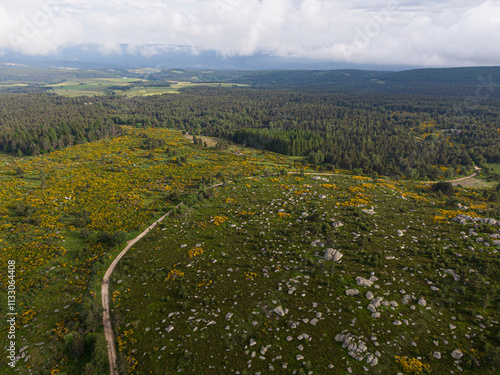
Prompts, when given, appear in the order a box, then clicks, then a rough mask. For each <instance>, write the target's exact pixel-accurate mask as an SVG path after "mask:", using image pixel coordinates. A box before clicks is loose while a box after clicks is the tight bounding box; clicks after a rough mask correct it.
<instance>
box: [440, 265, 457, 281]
mask: <svg viewBox="0 0 500 375" xmlns="http://www.w3.org/2000/svg"><path fill="white" fill-rule="evenodd" d="M444 273H447V274H448V275H451V276H453V279H454V280H455V281H459V280H460V276H458V275H457V274H456V273H455V271H453V270H452V269H449V268H448V269H446V270H444Z"/></svg>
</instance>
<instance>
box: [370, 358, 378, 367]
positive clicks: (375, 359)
mask: <svg viewBox="0 0 500 375" xmlns="http://www.w3.org/2000/svg"><path fill="white" fill-rule="evenodd" d="M370 364H371V365H372V366H376V365H377V364H378V358H377V357H374V358H373V359H372V361H371V363H370Z"/></svg>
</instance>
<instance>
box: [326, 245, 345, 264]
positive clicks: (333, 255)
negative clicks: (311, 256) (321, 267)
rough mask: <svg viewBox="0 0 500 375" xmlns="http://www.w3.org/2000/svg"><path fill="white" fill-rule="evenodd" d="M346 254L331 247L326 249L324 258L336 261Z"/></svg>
mask: <svg viewBox="0 0 500 375" xmlns="http://www.w3.org/2000/svg"><path fill="white" fill-rule="evenodd" d="M343 256H344V255H343V254H342V253H341V252H340V251H338V250H335V249H332V248H329V249H326V250H325V255H324V259H325V260H333V261H334V262H338V261H339V260H340V259H341V258H342V257H343Z"/></svg>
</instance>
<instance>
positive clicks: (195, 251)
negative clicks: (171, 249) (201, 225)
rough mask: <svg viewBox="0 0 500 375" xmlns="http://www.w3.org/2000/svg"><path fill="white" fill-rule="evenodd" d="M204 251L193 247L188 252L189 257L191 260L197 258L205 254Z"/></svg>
mask: <svg viewBox="0 0 500 375" xmlns="http://www.w3.org/2000/svg"><path fill="white" fill-rule="evenodd" d="M203 252H204V250H203V249H202V248H201V247H193V248H192V249H191V250H189V251H188V255H189V257H190V258H194V257H197V256H198V255H200V254H203Z"/></svg>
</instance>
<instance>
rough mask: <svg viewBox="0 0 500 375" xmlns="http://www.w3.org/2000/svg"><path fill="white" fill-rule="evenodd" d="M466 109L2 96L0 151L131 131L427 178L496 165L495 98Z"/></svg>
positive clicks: (283, 93) (327, 95) (251, 98)
mask: <svg viewBox="0 0 500 375" xmlns="http://www.w3.org/2000/svg"><path fill="white" fill-rule="evenodd" d="M299 76H300V75H299ZM466 104H467V103H465V104H464V100H463V99H461V98H457V97H454V96H438V95H433V96H430V95H421V94H419V95H416V94H398V95H396V94H383V93H367V92H363V93H350V94H348V93H332V92H328V91H325V90H319V89H318V90H300V89H287V88H279V89H278V88H266V89H263V88H255V87H233V88H228V87H193V88H186V89H182V90H181V92H180V93H179V94H176V95H168V94H167V95H156V96H145V97H135V98H127V97H125V96H123V95H120V93H116V94H113V95H107V96H101V97H97V96H94V97H77V98H67V97H62V96H58V95H54V94H49V93H31V94H26V93H24V94H12V93H2V94H0V134H1V135H0V151H3V152H5V153H10V154H12V155H16V156H23V155H38V154H40V153H46V152H51V151H53V150H57V149H62V148H64V147H70V146H72V145H74V144H81V143H85V142H89V141H93V140H97V139H104V138H109V137H113V136H117V135H120V134H121V132H122V130H121V126H120V125H132V126H134V127H137V128H147V127H156V128H171V129H179V130H183V131H185V132H189V133H192V134H194V135H206V136H214V137H220V138H224V139H226V140H228V141H232V142H235V143H239V144H242V145H248V146H251V147H255V148H260V149H264V150H268V151H273V152H277V153H281V154H284V155H289V156H301V157H304V158H305V161H306V162H308V163H311V164H316V165H319V166H321V168H325V169H329V170H332V169H334V168H344V169H356V170H358V172H362V173H367V174H377V175H388V176H392V177H395V176H399V177H402V176H406V177H409V178H428V179H435V178H437V177H438V175H440V167H446V170H447V174H448V176H446V177H453V176H454V175H456V174H464V173H466V172H468V171H471V170H472V169H473V165H474V164H476V165H483V164H485V163H498V162H500V124H499V115H500V101H499V100H498V99H496V98H494V97H492V98H485V99H482V100H481V101H480V103H479V102H478V103H476V105H475V106H474V107H472V106H470V105H466Z"/></svg>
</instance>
